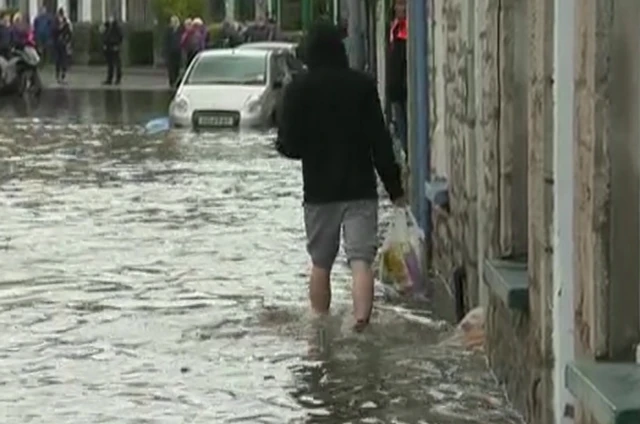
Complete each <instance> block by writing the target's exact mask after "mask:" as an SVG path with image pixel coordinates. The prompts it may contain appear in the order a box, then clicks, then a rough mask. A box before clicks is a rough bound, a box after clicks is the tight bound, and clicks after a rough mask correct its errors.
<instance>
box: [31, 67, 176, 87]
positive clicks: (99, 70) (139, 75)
mask: <svg viewBox="0 0 640 424" xmlns="http://www.w3.org/2000/svg"><path fill="white" fill-rule="evenodd" d="M40 77H41V79H42V83H43V84H44V86H45V87H47V88H60V89H64V90H85V91H86V90H88V91H92V90H99V91H121V90H136V91H168V90H169V83H168V79H167V73H166V71H165V70H164V69H163V68H155V67H134V68H124V69H123V73H122V81H121V84H120V85H103V84H102V82H103V81H104V80H105V79H106V77H107V68H106V66H72V67H71V68H70V69H69V72H68V74H67V78H66V81H65V84H58V83H57V82H56V79H55V69H54V68H53V67H52V66H46V67H44V68H43V69H42V70H41V71H40Z"/></svg>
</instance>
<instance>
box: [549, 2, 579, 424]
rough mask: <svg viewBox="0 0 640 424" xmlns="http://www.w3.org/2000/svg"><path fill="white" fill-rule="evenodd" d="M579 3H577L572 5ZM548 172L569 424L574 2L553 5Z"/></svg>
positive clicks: (557, 380) (561, 383) (558, 383)
mask: <svg viewBox="0 0 640 424" xmlns="http://www.w3.org/2000/svg"><path fill="white" fill-rule="evenodd" d="M577 1H580V0H577ZM554 3H555V5H554V7H555V23H554V31H555V37H554V40H555V41H554V64H555V69H554V75H553V78H554V84H553V97H554V119H553V121H554V129H553V130H554V131H553V132H554V134H553V144H554V147H553V171H554V178H555V186H554V193H553V197H554V199H553V201H554V205H555V207H554V211H553V252H554V255H553V353H554V357H555V359H556V360H555V369H554V375H553V384H554V399H553V404H554V414H555V424H569V423H572V422H573V420H572V419H570V418H566V417H564V410H565V405H567V404H573V397H572V396H571V394H570V393H569V391H568V390H567V389H566V388H565V379H564V374H565V368H566V365H567V363H568V362H570V361H572V360H573V359H574V356H575V355H574V338H573V332H574V323H573V308H574V295H573V278H574V277H573V254H574V252H573V197H574V182H573V170H574V163H573V162H574V161H573V146H574V129H573V119H574V118H573V116H574V62H575V60H574V45H575V8H576V0H555V2H554Z"/></svg>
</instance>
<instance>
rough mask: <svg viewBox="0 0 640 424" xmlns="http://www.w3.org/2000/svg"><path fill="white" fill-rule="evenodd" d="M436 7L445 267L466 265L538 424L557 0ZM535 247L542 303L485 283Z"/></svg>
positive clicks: (496, 357) (547, 374) (498, 365)
mask: <svg viewBox="0 0 640 424" xmlns="http://www.w3.org/2000/svg"><path fill="white" fill-rule="evenodd" d="M434 2H435V7H441V8H442V10H441V13H438V12H436V13H434V15H435V16H438V15H440V16H442V20H441V21H440V22H437V21H435V22H433V23H432V24H433V25H442V26H443V27H442V28H441V31H442V34H443V35H442V37H441V38H442V40H443V43H444V48H443V50H444V52H445V54H444V55H442V57H441V58H440V60H441V61H442V63H440V64H438V63H436V65H435V68H436V69H437V68H438V66H440V67H441V69H442V72H440V73H438V72H436V73H435V75H434V76H432V84H431V93H430V94H431V96H432V98H434V97H437V90H438V88H442V87H439V86H438V85H439V84H440V85H442V86H443V87H444V96H443V97H444V105H439V106H440V108H437V109H438V110H437V112H438V113H437V116H436V117H435V119H436V123H435V124H434V125H436V126H441V127H442V131H441V132H437V131H435V132H434V135H433V136H434V137H442V138H443V140H435V141H434V143H438V142H441V143H444V144H445V145H446V146H447V149H446V153H447V155H448V160H449V175H448V183H449V199H450V204H449V210H448V211H443V210H441V209H439V208H434V209H435V210H434V212H433V222H434V231H433V234H432V264H433V268H434V269H435V270H436V272H437V273H438V275H440V276H441V280H444V281H446V282H447V283H448V282H450V281H451V278H452V274H453V271H454V270H455V269H456V268H458V267H461V269H463V270H464V271H465V276H466V281H465V292H466V293H465V297H466V299H465V301H466V302H465V303H466V305H467V307H472V306H475V305H477V304H478V303H479V302H480V301H481V300H482V303H483V304H484V305H485V306H486V308H487V321H486V328H487V343H486V348H487V355H488V358H489V363H490V365H491V367H492V369H493V371H494V372H495V374H496V376H497V377H498V379H499V380H500V382H501V383H502V384H503V385H504V387H505V389H506V391H507V393H508V394H509V396H510V399H511V400H512V402H513V403H514V405H515V406H516V407H517V408H518V409H519V410H520V411H521V412H523V414H524V415H525V416H526V417H527V419H528V420H529V422H532V423H541V424H547V423H549V422H552V415H551V412H552V411H551V406H550V405H551V395H552V387H551V367H552V360H551V359H550V358H549V353H550V346H551V344H550V340H551V339H550V332H549V331H548V329H549V328H550V321H549V320H548V319H546V318H545V314H548V316H549V317H550V316H551V314H550V311H549V309H548V308H549V306H548V305H550V304H551V302H550V301H549V296H550V293H551V291H550V284H551V282H552V280H551V275H550V273H551V262H550V260H551V258H552V256H551V255H552V252H551V250H550V248H549V247H550V235H551V231H550V228H551V219H552V216H551V211H552V209H551V201H552V187H553V178H552V176H551V175H550V173H551V166H552V161H551V155H550V153H551V147H552V144H550V143H551V142H552V137H551V129H552V119H551V111H552V109H551V107H552V104H551V78H550V72H551V69H552V62H551V60H552V58H553V55H552V50H553V49H552V47H553V44H552V42H553V38H552V34H553V27H552V25H553V17H552V15H551V16H550V14H552V12H553V2H552V0H544V1H542V0H541V1H540V2H537V3H535V6H531V5H532V4H533V3H532V2H529V1H527V0H516V1H506V0H486V1H482V2H480V1H463V0H448V1H440V2H438V1H437V0H434ZM436 59H438V58H437V57H436ZM529 61H531V63H529ZM440 75H441V78H440V79H438V76H440ZM527 253H529V255H528V257H529V263H528V268H529V270H530V273H529V278H530V281H531V287H532V288H531V292H532V296H531V297H532V306H531V308H530V311H515V310H511V309H509V308H507V307H506V306H505V305H504V303H503V301H502V300H501V299H499V298H498V297H496V296H494V295H491V294H488V292H487V291H486V290H485V287H484V284H483V283H482V281H481V279H482V275H483V268H484V265H483V262H484V259H485V258H487V259H497V258H507V259H515V258H521V257H522V256H523V255H525V256H527ZM483 292H484V293H483Z"/></svg>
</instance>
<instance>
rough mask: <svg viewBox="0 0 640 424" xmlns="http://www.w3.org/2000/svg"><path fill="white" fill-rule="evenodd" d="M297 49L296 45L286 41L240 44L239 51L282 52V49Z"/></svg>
mask: <svg viewBox="0 0 640 424" xmlns="http://www.w3.org/2000/svg"><path fill="white" fill-rule="evenodd" d="M295 47H296V43H288V42H286V41H257V42H254V43H245V44H240V45H239V46H238V47H237V49H240V50H249V49H256V50H281V49H293V48H295Z"/></svg>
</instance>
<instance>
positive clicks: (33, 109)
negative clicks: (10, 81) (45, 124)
mask: <svg viewBox="0 0 640 424" xmlns="http://www.w3.org/2000/svg"><path fill="white" fill-rule="evenodd" d="M170 100H171V93H170V92H168V91H150V90H140V91H130V90H126V91H125V90H123V91H120V90H106V91H95V90H94V91H90V90H87V91H83V90H63V89H49V90H45V91H43V93H42V97H41V98H40V99H38V100H33V99H32V100H30V101H28V102H27V101H24V100H21V99H15V98H14V99H8V98H4V99H0V118H14V117H21V118H25V117H34V118H35V117H37V118H40V119H42V118H45V119H46V118H54V119H58V120H63V121H66V122H75V123H84V124H92V123H125V124H139V123H141V122H146V121H147V120H149V119H151V118H153V117H157V116H164V115H166V114H167V110H168V108H169V101H170Z"/></svg>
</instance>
